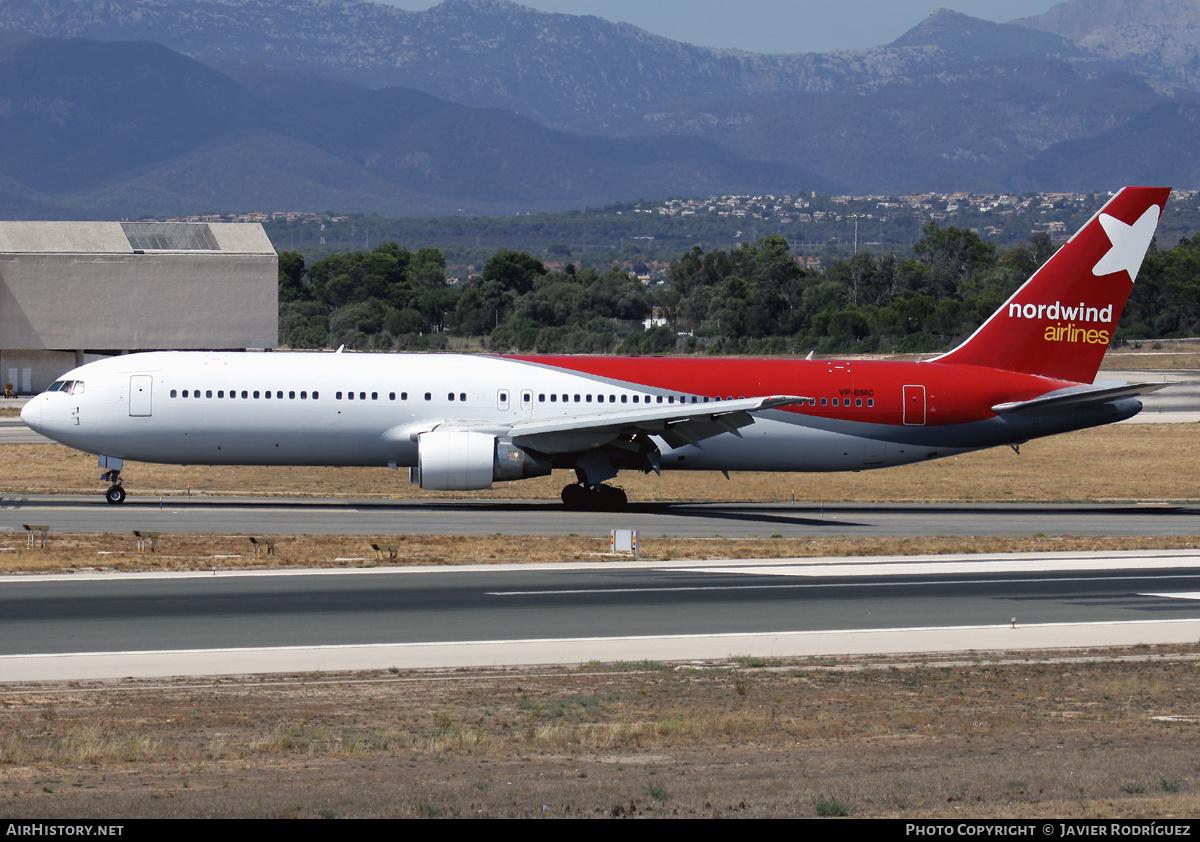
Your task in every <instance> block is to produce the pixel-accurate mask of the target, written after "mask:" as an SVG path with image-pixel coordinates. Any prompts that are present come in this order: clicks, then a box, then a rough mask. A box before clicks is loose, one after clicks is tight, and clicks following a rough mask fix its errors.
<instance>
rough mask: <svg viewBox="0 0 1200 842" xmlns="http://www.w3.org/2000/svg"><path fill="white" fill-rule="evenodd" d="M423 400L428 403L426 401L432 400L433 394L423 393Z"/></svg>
mask: <svg viewBox="0 0 1200 842" xmlns="http://www.w3.org/2000/svg"><path fill="white" fill-rule="evenodd" d="M425 400H427V401H428V400H433V393H432V392H426V393H425Z"/></svg>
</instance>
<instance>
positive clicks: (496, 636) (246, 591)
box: [0, 551, 1200, 681]
mask: <svg viewBox="0 0 1200 842" xmlns="http://www.w3.org/2000/svg"><path fill="white" fill-rule="evenodd" d="M1198 597H1200V555H1198V554H1196V553H1195V552H1192V551H1150V552H1143V553H1107V554H1102V553H1068V554H1061V555H1058V556H1044V555H1034V554H1028V555H1022V556H1016V557H1014V556H1003V555H1001V556H983V557H980V556H961V557H930V558H924V559H911V558H903V559H902V558H892V559H880V558H869V559H840V560H805V561H803V562H797V561H779V560H771V561H763V560H758V561H737V562H724V563H720V562H706V563H704V564H687V565H681V564H678V563H675V564H671V563H665V562H656V563H647V562H625V563H606V564H598V563H589V564H574V565H568V566H558V565H553V566H551V565H547V566H537V567H533V568H531V567H527V566H514V567H501V568H496V567H474V568H457V569H446V568H417V569H412V568H408V569H399V570H397V569H391V570H382V569H375V570H357V571H319V572H311V571H307V572H298V571H269V572H259V573H222V574H219V575H214V574H211V573H207V574H205V573H191V574H154V573H150V574H108V575H103V574H94V575H87V574H84V575H78V574H77V575H73V576H50V577H44V576H43V577H36V576H30V577H6V578H5V579H4V580H2V581H0V680H5V681H13V680H38V679H51V678H58V679H62V678H106V677H107V678H113V677H121V676H128V675H172V674H179V673H187V674H221V673H238V672H271V671H290V670H301V669H303V670H348V669H367V668H373V669H387V668H389V667H397V668H401V667H412V666H432V665H437V666H441V667H453V666H468V665H479V664H481V663H483V664H488V665H496V664H524V663H580V662H586V661H588V660H592V659H597V660H620V659H628V660H639V659H643V658H651V659H652V658H663V659H674V658H682V659H690V658H707V659H713V658H727V657H729V656H731V655H736V654H747V655H756V656H764V657H765V656H785V655H789V656H794V655H799V654H814V653H815V654H821V653H831V652H837V653H846V652H855V651H872V652H897V651H922V650H943V651H944V650H947V649H953V650H963V649H977V650H987V649H1023V648H1039V647H1061V646H1080V647H1086V646H1100V645H1110V644H1114V643H1124V644H1126V645H1131V644H1134V643H1143V642H1164V641H1176V642H1182V641H1194V640H1195V639H1196V636H1197V634H1198V633H1200V599H1198ZM1014 621H1015V622H1014Z"/></svg>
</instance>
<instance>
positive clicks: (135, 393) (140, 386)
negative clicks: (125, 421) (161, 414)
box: [129, 374, 154, 417]
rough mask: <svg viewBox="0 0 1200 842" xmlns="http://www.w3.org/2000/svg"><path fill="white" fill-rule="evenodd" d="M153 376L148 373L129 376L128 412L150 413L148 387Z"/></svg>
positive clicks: (136, 414) (137, 414)
mask: <svg viewBox="0 0 1200 842" xmlns="http://www.w3.org/2000/svg"><path fill="white" fill-rule="evenodd" d="M153 381H154V378H153V377H151V376H150V375H149V374H135V375H133V376H132V377H130V378H129V414H130V415H134V416H142V417H145V416H148V415H150V388H151V385H152V383H153Z"/></svg>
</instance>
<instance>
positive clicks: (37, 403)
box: [21, 395, 42, 433]
mask: <svg viewBox="0 0 1200 842" xmlns="http://www.w3.org/2000/svg"><path fill="white" fill-rule="evenodd" d="M21 420H22V421H24V422H25V426H26V427H28V428H29V429H31V430H33V431H34V432H36V433H40V432H41V431H42V396H41V395H38V396H37V397H35V398H33V399H31V400H30V401H29V402H28V403H26V404H25V406H23V407H21Z"/></svg>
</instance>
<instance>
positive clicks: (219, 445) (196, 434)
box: [21, 187, 1170, 510]
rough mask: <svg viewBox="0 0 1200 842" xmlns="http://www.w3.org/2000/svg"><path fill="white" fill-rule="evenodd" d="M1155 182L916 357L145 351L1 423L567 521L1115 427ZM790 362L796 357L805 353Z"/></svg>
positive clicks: (1128, 393)
mask: <svg viewBox="0 0 1200 842" xmlns="http://www.w3.org/2000/svg"><path fill="white" fill-rule="evenodd" d="M1169 195H1170V190H1169V188H1150V187H1127V188H1125V189H1123V190H1121V191H1120V192H1119V193H1117V194H1116V195H1115V196H1113V197H1112V198H1111V199H1110V200H1109V201H1108V202H1107V203H1106V204H1105V205H1104V207H1103V208H1101V209H1100V210H1099V211H1097V212H1096V214H1095V215H1094V216H1093V217H1092V218H1091V220H1089V221H1088V223H1087V224H1086V225H1084V226H1083V228H1081V229H1080V230H1079V231H1078V232H1077V233H1076V234H1075V235H1074V236H1073V237H1071V239H1070V240H1068V241H1067V242H1066V244H1064V245H1063V247H1062V248H1061V249H1059V250H1058V252H1057V253H1056V254H1055V255H1054V256H1053V257H1051V259H1050V260H1049V261H1047V262H1046V263H1045V264H1044V265H1043V266H1042V267H1041V268H1040V269H1038V270H1037V272H1035V273H1034V274H1033V275H1032V276H1031V277H1030V278H1029V279H1028V280H1027V281H1026V282H1025V283H1024V284H1023V285H1022V286H1021V287H1020V289H1018V290H1017V291H1016V292H1015V293H1014V294H1013V295H1012V296H1011V297H1010V298H1009V299H1008V300H1007V301H1006V302H1005V303H1004V304H1003V305H1001V307H1000V309H998V310H997V311H996V312H995V313H993V314H992V316H991V317H990V318H988V319H987V321H985V322H984V323H983V324H982V325H981V326H980V327H979V329H978V330H976V331H975V332H974V333H973V334H972V335H971V336H970V337H968V338H967V339H966V340H965V341H964V342H962V343H961V344H960V345H958V346H957V347H956V348H954V349H953V350H951V351H949V352H947V353H945V354H942V355H940V356H937V357H934V358H931V359H928V360H923V361H917V362H899V361H865V360H864V361H859V360H832V359H831V360H813V359H805V360H797V359H740V358H737V359H735V358H694V357H689V358H678V357H675V358H673V357H600V356H522V355H517V356H493V355H454V354H417V355H406V354H365V353H364V354H357V353H342V352H341V349H339V350H338V352H337V353H328V352H317V353H312V352H309V353H301V352H295V353H293V352H272V353H247V352H242V353H238V352H233V353H207V352H195V351H157V352H147V353H136V354H129V355H125V356H117V357H111V358H108V359H104V360H100V361H97V362H92V363H88V364H86V365H83V366H81V367H78V368H76V369H74V370H72V371H70V372H68V373H66V374H64V375H63V376H62V378H61V379H59V380H57V381H55V382H54V383H53V384H52V385H51V386H50V387H49V388H48V389H47V390H46V391H45V392H43V393H42V394H40V395H38V396H36V397H34V398H33V399H31V400H30V401H29V402H28V403H27V404H26V406H25V407H24V409H23V410H22V412H21V417H22V419H23V420H24V421H25V423H26V424H27V425H28V426H29V427H30V428H32V429H33V430H35V431H37V432H39V433H41V434H43V435H45V436H47V437H49V438H51V439H53V440H55V441H58V442H61V443H62V444H65V445H67V446H69V447H72V448H76V449H78V450H82V451H85V452H87V453H92V454H95V455H97V456H98V457H99V466H100V467H101V468H105V472H104V473H103V474H102V476H101V479H102V480H104V481H106V482H108V483H110V485H109V488H108V490H107V491H106V493H105V497H106V499H107V500H108V502H110V503H114V504H117V503H122V502H123V501H124V500H125V496H126V492H125V488H124V485H123V480H122V477H121V472H122V469H123V467H124V463H125V462H126V461H138V462H161V463H170V464H187V465H263V466H270V465H300V466H312V467H322V466H379V467H383V466H385V465H386V466H388V467H391V468H400V467H407V468H408V469H409V476H410V479H411V481H412V482H414V483H416V484H417V485H419V486H420V487H421V488H426V489H437V490H448V491H465V490H474V489H488V488H491V487H492V484H493V482H496V481H507V480H518V479H524V478H528V477H537V476H545V475H548V474H549V473H550V472H551V470H552V469H554V468H568V469H574V471H575V476H576V480H577V481H576V482H574V483H572V484H570V485H567V486H566V487H565V488H564V489H563V491H562V501H563V503H564V505H565V506H566V507H567V508H570V509H589V510H607V509H616V508H620V507H622V506H624V505H625V503H626V502H627V498H626V495H625V492H624V491H623V490H622V489H620V488H619V487H616V486H613V485H610V484H609V483H608V481H609V480H611V479H613V478H615V477H616V476H617V474H618V472H619V471H623V470H639V471H643V472H646V473H649V472H650V471H655V472H658V473H661V472H662V471H664V470H715V471H723V472H726V474H728V472H729V471H859V470H867V469H874V468H882V467H887V466H891V465H904V464H910V463H914V462H924V461H927V460H930V459H937V458H944V457H946V456H951V455H955V454H960V453H966V452H969V451H973V450H980V449H983V448H989V447H996V446H1000V445H1007V446H1010V447H1013V448H1014V449H1017V448H1019V446H1020V445H1021V444H1023V443H1024V442H1026V441H1029V440H1030V439H1036V438H1041V437H1043V436H1050V435H1055V434H1058V433H1063V432H1067V431H1071V430H1079V429H1083V428H1086V427H1093V426H1098V425H1101V424H1109V423H1113V422H1116V421H1121V420H1124V419H1126V418H1130V417H1132V416H1134V415H1136V414H1137V413H1138V412H1139V411H1140V410H1141V408H1142V404H1141V402H1140V401H1138V400H1137V395H1140V394H1145V393H1147V392H1151V391H1154V390H1156V389H1158V388H1161V387H1162V385H1164V384H1145V383H1107V382H1100V383H1093V380H1094V379H1095V377H1096V374H1097V372H1098V370H1099V367H1100V363H1101V361H1102V360H1103V357H1104V352H1105V350H1106V349H1107V347H1108V345H1109V343H1110V342H1111V341H1112V338H1113V331H1114V329H1115V328H1116V326H1117V322H1118V320H1119V319H1120V316H1121V310H1122V309H1123V307H1124V306H1125V301H1126V299H1127V298H1128V295H1129V292H1130V290H1131V289H1132V285H1133V283H1134V282H1135V280H1136V279H1137V273H1138V270H1139V268H1140V267H1141V263H1142V260H1143V257H1144V255H1145V253H1146V249H1147V248H1148V246H1149V244H1150V241H1151V238H1152V237H1153V235H1154V231H1155V228H1156V226H1157V224H1158V220H1159V217H1160V215H1161V214H1162V211H1163V208H1164V207H1165V205H1166V202H1167V198H1168V196H1169ZM810 357H811V355H810Z"/></svg>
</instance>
